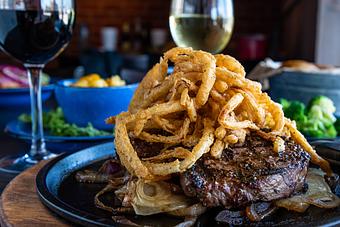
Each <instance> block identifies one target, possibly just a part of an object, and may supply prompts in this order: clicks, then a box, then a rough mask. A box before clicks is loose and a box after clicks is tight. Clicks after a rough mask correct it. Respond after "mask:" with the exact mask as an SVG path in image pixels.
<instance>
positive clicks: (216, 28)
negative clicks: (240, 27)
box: [169, 0, 234, 53]
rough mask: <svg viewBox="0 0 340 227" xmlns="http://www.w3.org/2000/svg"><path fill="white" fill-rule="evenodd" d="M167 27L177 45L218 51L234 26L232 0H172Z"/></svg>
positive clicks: (222, 47)
mask: <svg viewBox="0 0 340 227" xmlns="http://www.w3.org/2000/svg"><path fill="white" fill-rule="evenodd" d="M169 24H170V31H171V35H172V37H173V39H174V41H175V43H176V44H177V45H178V46H180V47H192V48H193V49H196V50H204V51H208V52H211V53H219V52H221V51H222V50H223V49H224V48H225V47H226V45H227V44H228V42H229V40H230V38H231V34H232V31H233V27H234V10H233V2H232V0H172V3H171V11H170V18H169Z"/></svg>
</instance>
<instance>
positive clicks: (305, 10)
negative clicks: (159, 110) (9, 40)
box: [0, 0, 317, 77]
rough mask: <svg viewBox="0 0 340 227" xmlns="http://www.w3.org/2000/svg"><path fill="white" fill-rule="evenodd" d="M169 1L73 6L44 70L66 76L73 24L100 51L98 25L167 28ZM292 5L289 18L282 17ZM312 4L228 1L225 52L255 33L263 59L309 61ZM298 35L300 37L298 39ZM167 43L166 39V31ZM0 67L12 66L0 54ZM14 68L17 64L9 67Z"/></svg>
mask: <svg viewBox="0 0 340 227" xmlns="http://www.w3.org/2000/svg"><path fill="white" fill-rule="evenodd" d="M170 2H171V1H170V0H161V1H160V0H143V1H140V0H124V1H113V0H99V1H93V0H80V1H77V19H76V22H77V25H76V28H75V32H74V36H73V39H72V42H71V43H70V45H69V47H68V48H67V49H66V51H65V52H64V53H63V54H62V55H61V56H60V57H59V58H57V59H56V60H54V61H52V62H50V63H49V64H48V65H47V68H46V71H47V72H52V73H53V74H54V75H56V74H57V75H60V76H63V77H70V76H72V75H70V74H71V73H72V70H73V68H74V66H76V65H77V64H78V58H79V45H78V44H79V25H80V24H86V25H87V26H88V28H89V31H90V39H89V44H90V46H91V47H93V48H98V47H100V46H101V41H100V30H101V28H102V27H104V26H114V27H117V28H118V29H121V28H122V25H123V23H126V22H127V23H130V24H132V23H134V21H135V20H136V19H137V18H139V19H140V20H141V21H142V23H143V25H144V26H147V28H148V29H151V28H165V29H167V30H169V27H168V16H169V9H170ZM291 5H295V7H292V8H293V9H292V10H290V11H289V12H290V13H285V11H287V9H288V8H290V6H291ZM316 12H317V0H234V13H235V27H234V33H233V36H232V40H231V42H230V43H229V45H228V46H227V48H226V49H225V51H224V53H228V54H230V55H233V56H235V57H237V52H236V49H237V44H238V39H239V37H241V36H242V35H245V34H255V33H260V34H264V35H266V37H267V39H268V44H269V48H268V55H269V56H271V57H272V58H274V59H278V60H283V59H291V58H300V59H306V60H310V61H313V60H314V43H315V30H316ZM302 34H303V35H302ZM168 39H169V42H170V43H171V41H172V39H171V36H170V32H169V38H168ZM0 62H2V63H14V62H13V60H11V59H10V58H8V57H7V56H5V55H4V54H3V53H0ZM15 64H17V63H15Z"/></svg>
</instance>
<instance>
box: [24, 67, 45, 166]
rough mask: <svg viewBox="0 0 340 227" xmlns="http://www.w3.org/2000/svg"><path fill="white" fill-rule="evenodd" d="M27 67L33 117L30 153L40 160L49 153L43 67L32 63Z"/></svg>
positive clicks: (32, 156) (33, 159)
mask: <svg viewBox="0 0 340 227" xmlns="http://www.w3.org/2000/svg"><path fill="white" fill-rule="evenodd" d="M25 67H26V68H27V70H28V79H29V86H30V97H31V118H32V145H31V150H30V152H29V154H28V155H29V156H30V159H31V160H32V161H40V160H42V159H44V156H45V155H46V154H47V153H48V152H47V151H46V147H45V141H44V130H43V117H42V103H41V70H42V68H43V67H42V66H31V65H25Z"/></svg>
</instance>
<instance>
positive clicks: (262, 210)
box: [246, 202, 277, 222]
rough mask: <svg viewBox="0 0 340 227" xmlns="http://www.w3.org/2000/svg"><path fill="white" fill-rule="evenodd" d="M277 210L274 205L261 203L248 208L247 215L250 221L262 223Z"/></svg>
mask: <svg viewBox="0 0 340 227" xmlns="http://www.w3.org/2000/svg"><path fill="white" fill-rule="evenodd" d="M276 209H277V207H276V206H274V205H273V204H272V203H268V202H259V203H253V204H251V205H250V206H248V207H247V208H246V215H247V217H248V218H249V220H250V221H254V222H255V221H261V220H262V219H263V218H265V217H267V216H268V215H270V214H272V213H273V212H274V211H275V210H276Z"/></svg>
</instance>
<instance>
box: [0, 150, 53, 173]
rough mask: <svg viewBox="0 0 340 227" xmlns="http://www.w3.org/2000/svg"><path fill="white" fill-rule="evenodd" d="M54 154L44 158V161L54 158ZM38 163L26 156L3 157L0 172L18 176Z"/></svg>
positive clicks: (0, 162)
mask: <svg viewBox="0 0 340 227" xmlns="http://www.w3.org/2000/svg"><path fill="white" fill-rule="evenodd" d="M56 156H57V155H56V154H53V153H49V154H48V155H46V156H44V158H43V159H44V160H46V159H50V158H54V157H56ZM38 162H39V161H38V160H34V159H32V158H31V157H30V156H29V155H28V154H25V155H24V156H21V157H18V156H5V157H3V158H1V159H0V171H3V172H7V173H13V174H18V173H20V172H22V171H24V170H26V169H28V168H30V167H32V166H34V165H35V164H37V163H38Z"/></svg>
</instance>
